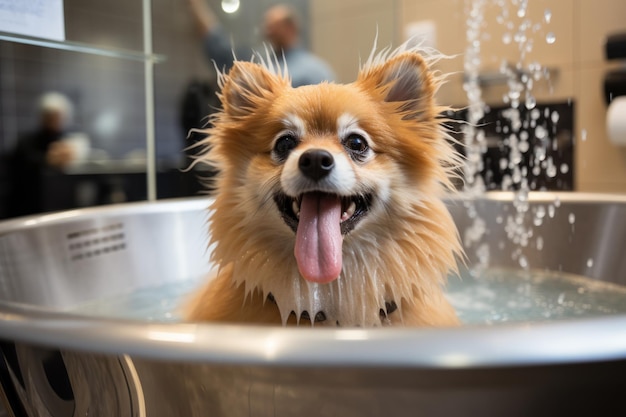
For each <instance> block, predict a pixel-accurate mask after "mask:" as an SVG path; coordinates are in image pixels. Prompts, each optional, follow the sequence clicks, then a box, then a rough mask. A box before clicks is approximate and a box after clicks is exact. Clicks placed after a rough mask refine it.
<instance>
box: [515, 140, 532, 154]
mask: <svg viewBox="0 0 626 417" xmlns="http://www.w3.org/2000/svg"><path fill="white" fill-rule="evenodd" d="M518 148H519V151H520V152H522V153H524V152H527V151H528V149H529V148H530V144H529V143H528V141H525V140H524V141H522V142H520V143H519V145H518Z"/></svg>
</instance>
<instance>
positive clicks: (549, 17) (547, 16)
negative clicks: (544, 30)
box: [543, 9, 552, 23]
mask: <svg viewBox="0 0 626 417" xmlns="http://www.w3.org/2000/svg"><path fill="white" fill-rule="evenodd" d="M550 20H552V10H550V9H546V10H545V11H544V12H543V21H544V22H546V23H550Z"/></svg>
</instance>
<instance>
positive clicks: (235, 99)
mask: <svg viewBox="0 0 626 417" xmlns="http://www.w3.org/2000/svg"><path fill="white" fill-rule="evenodd" d="M284 85H285V80H283V79H282V78H280V77H277V76H276V75H274V74H272V73H271V72H270V71H268V70H267V69H266V68H265V67H263V66H261V65H259V64H254V63H252V62H245V61H235V63H234V64H233V68H232V69H231V70H230V72H229V73H228V74H227V75H226V76H225V77H224V80H223V84H222V93H221V95H220V100H221V101H222V106H223V107H224V112H225V113H226V114H227V115H229V116H233V117H243V116H246V115H249V114H251V113H252V112H254V111H255V110H256V109H258V108H261V107H263V106H266V105H267V104H268V103H269V100H271V99H272V97H273V96H274V94H275V93H276V91H277V90H278V89H279V88H282V87H283V86H284Z"/></svg>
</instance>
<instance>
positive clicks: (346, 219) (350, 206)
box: [274, 192, 372, 235]
mask: <svg viewBox="0 0 626 417" xmlns="http://www.w3.org/2000/svg"><path fill="white" fill-rule="evenodd" d="M307 194H317V195H318V196H320V197H322V196H328V197H331V198H332V197H334V198H336V199H338V200H339V201H340V204H341V217H340V227H341V234H342V235H346V234H348V233H350V232H351V231H352V230H353V229H354V228H355V226H356V225H357V224H358V223H359V221H360V220H361V219H363V217H364V216H365V215H366V214H367V213H368V211H369V209H370V206H371V203H372V195H371V194H366V195H357V196H350V197H340V196H334V195H332V194H326V193H320V192H313V193H307ZM303 196H304V194H303V195H300V196H298V197H297V198H293V197H289V196H288V195H286V194H283V193H277V194H276V195H274V201H275V202H276V206H277V207H278V210H279V211H280V214H281V216H282V218H283V220H284V221H285V223H286V224H287V226H289V227H290V228H291V230H293V231H294V233H297V232H298V224H299V222H300V210H301V207H302V198H303Z"/></svg>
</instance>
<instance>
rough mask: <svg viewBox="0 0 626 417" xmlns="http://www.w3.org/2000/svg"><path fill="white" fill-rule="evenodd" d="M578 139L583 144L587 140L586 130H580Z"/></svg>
mask: <svg viewBox="0 0 626 417" xmlns="http://www.w3.org/2000/svg"><path fill="white" fill-rule="evenodd" d="M580 139H581V140H582V141H583V142H584V141H586V140H587V129H582V130H581V131H580Z"/></svg>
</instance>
